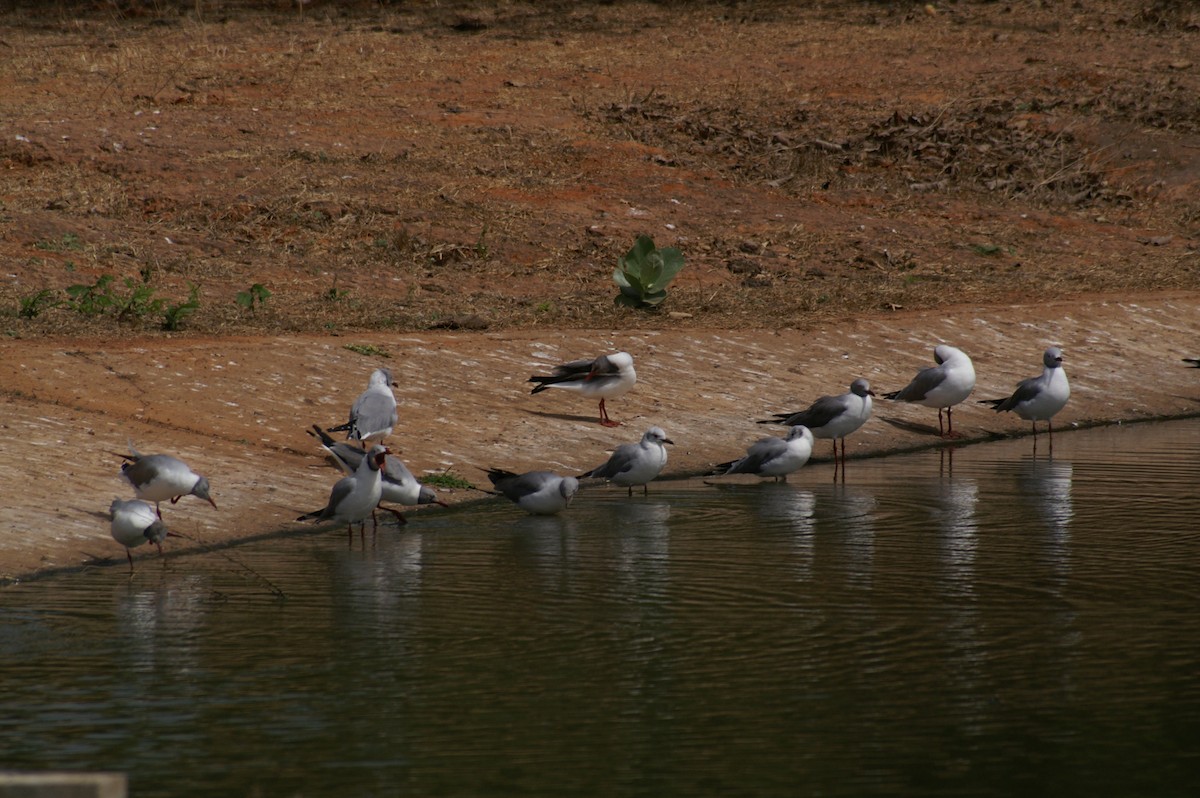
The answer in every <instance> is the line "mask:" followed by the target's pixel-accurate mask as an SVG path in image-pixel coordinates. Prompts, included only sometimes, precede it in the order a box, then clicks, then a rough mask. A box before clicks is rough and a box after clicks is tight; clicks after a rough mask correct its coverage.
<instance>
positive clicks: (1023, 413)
mask: <svg viewBox="0 0 1200 798" xmlns="http://www.w3.org/2000/svg"><path fill="white" fill-rule="evenodd" d="M1062 361H1063V353H1062V350H1061V349H1059V348H1058V347H1057V346H1052V347H1050V348H1049V349H1047V350H1046V351H1045V352H1044V353H1043V354H1042V363H1043V364H1044V365H1045V368H1044V369H1042V373H1041V376H1038V377H1030V378H1029V379H1027V380H1021V381H1020V382H1019V383H1017V389H1016V390H1015V391H1013V394H1012V396H1009V397H1007V398H1005V399H981V400H979V403H980V404H985V405H991V406H992V408H993V409H995V411H996V412H997V413H1000V412H1003V411H1005V410H1011V411H1013V412H1014V413H1016V414H1017V415H1018V416H1020V417H1021V418H1023V419H1025V420H1026V421H1029V422H1031V423H1032V424H1033V436H1034V439H1035V440H1036V439H1037V423H1038V422H1039V421H1045V422H1046V426H1047V428H1048V429H1049V431H1050V441H1051V443H1053V442H1054V422H1052V421H1051V420H1050V419H1052V418H1054V414H1055V413H1057V412H1058V411H1059V410H1062V409H1063V407H1065V406H1066V404H1067V400H1068V399H1070V398H1071V386H1070V384H1069V383H1068V382H1067V372H1066V371H1064V370H1063V367H1062Z"/></svg>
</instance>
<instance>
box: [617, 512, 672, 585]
mask: <svg viewBox="0 0 1200 798" xmlns="http://www.w3.org/2000/svg"><path fill="white" fill-rule="evenodd" d="M613 515H614V520H615V521H616V528H617V529H619V530H620V534H619V536H618V538H617V540H616V545H617V546H618V549H617V551H616V559H615V566H616V572H617V577H618V582H619V586H620V589H621V591H622V592H623V593H626V594H627V595H629V596H630V597H636V598H639V599H645V598H646V597H647V596H649V595H658V594H661V593H662V592H663V591H664V590H665V589H666V583H667V568H668V565H669V564H670V549H671V547H670V542H671V527H670V525H669V524H668V521H669V520H670V518H671V505H670V504H668V503H667V502H655V501H649V502H621V503H619V504H615V505H613Z"/></svg>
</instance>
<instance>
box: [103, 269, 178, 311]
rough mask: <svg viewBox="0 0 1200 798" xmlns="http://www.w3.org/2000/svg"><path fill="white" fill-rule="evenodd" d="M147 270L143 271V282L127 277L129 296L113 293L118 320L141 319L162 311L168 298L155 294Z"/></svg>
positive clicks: (126, 286) (126, 283)
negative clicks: (148, 279)
mask: <svg viewBox="0 0 1200 798" xmlns="http://www.w3.org/2000/svg"><path fill="white" fill-rule="evenodd" d="M147 276H148V273H147V272H143V273H142V282H140V283H139V282H136V281H135V280H134V279H133V278H132V277H126V278H125V281H124V282H125V288H127V289H128V290H129V294H128V295H127V296H123V297H122V296H119V295H115V294H114V295H113V307H114V308H115V309H116V314H117V321H141V320H142V319H144V318H145V317H147V316H156V315H158V314H159V313H161V312H162V308H163V305H164V304H165V303H166V300H164V299H162V298H161V297H155V296H154V288H153V287H152V286H151V285H150V283H149V282H148V281H147Z"/></svg>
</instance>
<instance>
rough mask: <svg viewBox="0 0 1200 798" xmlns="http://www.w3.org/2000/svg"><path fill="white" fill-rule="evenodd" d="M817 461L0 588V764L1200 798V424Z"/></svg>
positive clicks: (160, 786) (524, 784)
mask: <svg viewBox="0 0 1200 798" xmlns="http://www.w3.org/2000/svg"><path fill="white" fill-rule="evenodd" d="M1042 445H1043V447H1044V440H1043V444H1042ZM830 469H831V466H829V465H827V464H826V465H815V466H812V467H810V468H808V469H807V470H805V471H802V472H801V473H800V474H797V475H795V476H793V477H792V481H791V482H790V483H788V484H779V485H777V484H770V483H763V484H759V483H756V482H735V483H728V484H725V483H723V484H721V485H720V486H717V487H714V486H711V485H705V484H703V483H702V482H701V481H699V480H693V481H690V482H687V483H661V484H655V485H653V486H652V493H651V495H650V496H649V497H648V498H641V497H635V498H634V499H632V500H631V499H628V498H626V497H625V495H624V491H623V490H615V489H607V488H589V489H585V491H584V492H583V493H581V495H580V496H579V497H578V498H577V500H576V503H575V505H573V506H572V508H571V510H570V512H569V514H568V515H566V516H564V517H561V518H533V517H527V516H523V515H522V514H521V513H520V512H519V511H518V510H516V509H515V508H514V507H512V506H511V505H508V504H507V503H503V504H502V503H499V502H497V503H496V504H494V505H491V506H488V507H485V508H476V509H470V510H459V511H449V512H447V511H441V512H438V511H433V512H422V513H419V514H414V515H412V516H410V517H411V519H412V520H411V522H410V524H409V525H408V526H407V527H406V528H403V529H400V530H397V529H395V528H392V527H387V528H384V529H381V530H380V532H379V534H378V535H377V536H376V537H375V538H372V537H371V535H370V533H369V532H368V535H367V540H366V543H365V546H364V545H362V544H360V543H358V542H357V541H356V543H355V545H354V547H353V548H350V547H348V546H347V542H346V538H345V535H344V532H343V533H341V534H339V533H336V532H330V533H320V534H316V535H310V536H304V537H298V538H291V539H282V540H271V541H264V542H261V543H256V544H253V545H249V546H243V547H239V548H235V549H232V550H230V551H229V552H227V553H224V554H222V553H219V552H218V553H210V554H206V555H202V556H195V557H185V558H179V559H173V560H169V561H167V562H166V563H165V564H164V563H162V562H158V561H156V560H153V559H151V560H145V561H142V562H140V563H139V568H138V572H137V573H136V574H135V575H134V577H133V578H132V579H130V578H127V576H126V574H125V572H124V568H123V567H114V568H102V569H95V570H92V571H89V572H86V573H83V574H73V575H69V576H64V577H61V578H55V579H49V580H44V581H39V582H34V583H30V584H26V585H20V586H17V587H14V588H9V589H6V590H3V591H0V767H10V768H14V767H15V768H37V769H40V768H70V769H76V768H86V769H115V770H123V771H127V772H128V773H129V774H130V782H131V794H132V795H134V796H209V795H211V796H246V795H263V796H275V795H279V796H290V795H306V796H323V795H339V796H375V795H381V796H382V795H401V794H403V795H450V796H460V795H461V796H486V795H521V796H566V795H572V796H574V795H603V796H610V795H655V796H675V795H678V796H697V795H722V796H725V795H753V796H795V795H826V796H863V795H918V794H919V795H954V796H970V795H980V796H991V795H994V796H1009V795H1015V794H1022V795H1033V794H1053V795H1056V796H1072V795H1081V796H1082V795H1087V796H1092V795H1097V794H1103V795H1154V796H1172V795H1179V796H1184V795H1195V794H1196V793H1195V790H1196V785H1197V784H1200V531H1198V527H1200V523H1198V520H1200V496H1198V495H1197V491H1196V490H1195V486H1196V484H1197V479H1198V477H1200V422H1194V421H1193V422H1172V423H1167V424H1143V425H1136V426H1127V427H1121V428H1112V429H1104V430H1093V431H1087V432H1077V433H1073V434H1064V435H1059V436H1057V438H1056V440H1055V452H1054V457H1053V459H1050V458H1048V457H1047V455H1046V452H1045V449H1044V448H1042V449H1040V450H1039V452H1038V454H1037V456H1034V455H1033V453H1032V451H1031V442H1030V441H1029V440H1022V441H1006V442H1001V443H996V444H988V445H983V446H973V447H967V448H960V449H958V450H957V451H956V452H954V453H953V455H952V459H951V458H950V456H949V455H948V453H946V452H938V451H931V452H924V453H920V454H916V455H908V456H900V457H892V458H886V459H882V460H875V461H864V462H851V463H850V464H849V475H848V479H847V481H846V483H845V484H844V485H841V484H838V485H835V484H833V483H832V482H830V481H829V477H830V473H831V471H830ZM247 569H252V571H253V573H252V572H251V571H250V570H247ZM256 574H257V575H256ZM268 582H269V583H270V584H268ZM273 589H274V590H278V591H281V592H282V593H283V594H284V595H285V596H286V598H279V597H278V596H277V595H276V594H275V593H274V592H273Z"/></svg>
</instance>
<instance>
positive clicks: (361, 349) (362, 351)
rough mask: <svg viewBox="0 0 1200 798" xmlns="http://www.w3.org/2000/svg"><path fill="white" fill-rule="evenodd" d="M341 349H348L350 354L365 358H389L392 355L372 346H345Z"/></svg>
mask: <svg viewBox="0 0 1200 798" xmlns="http://www.w3.org/2000/svg"><path fill="white" fill-rule="evenodd" d="M342 349H349V350H350V351H351V352H354V353H355V354H359V355H366V356H367V357H391V356H392V353H391V352H389V351H387V350H386V349H380V348H379V347H378V346H374V345H372V344H346V345H345V346H343V347H342Z"/></svg>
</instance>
